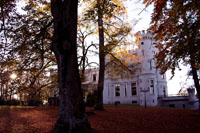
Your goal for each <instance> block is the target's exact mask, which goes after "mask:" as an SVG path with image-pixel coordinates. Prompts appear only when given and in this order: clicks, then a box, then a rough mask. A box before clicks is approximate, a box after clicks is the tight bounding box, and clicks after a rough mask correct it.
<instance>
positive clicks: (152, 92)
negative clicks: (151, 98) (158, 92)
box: [150, 80, 154, 94]
mask: <svg viewBox="0 0 200 133" xmlns="http://www.w3.org/2000/svg"><path fill="white" fill-rule="evenodd" d="M150 93H151V94H154V80H150Z"/></svg>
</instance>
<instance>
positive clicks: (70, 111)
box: [51, 0, 90, 133]
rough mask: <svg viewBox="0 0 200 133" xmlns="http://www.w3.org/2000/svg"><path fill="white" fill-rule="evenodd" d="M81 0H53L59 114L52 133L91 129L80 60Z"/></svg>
mask: <svg viewBox="0 0 200 133" xmlns="http://www.w3.org/2000/svg"><path fill="white" fill-rule="evenodd" d="M77 6H78V0H64V1H63V0H56V1H55V0H51V12H52V15H53V18H54V33H53V40H52V44H51V47H52V50H53V52H54V54H55V56H56V60H57V63H58V82H59V83H58V85H59V93H60V109H59V117H58V120H57V122H56V125H55V126H54V128H53V130H52V132H53V133H63V132H89V131H90V125H89V122H88V119H87V116H86V113H85V107H84V103H83V96H82V89H81V80H80V76H79V71H78V61H77V42H76V38H77Z"/></svg>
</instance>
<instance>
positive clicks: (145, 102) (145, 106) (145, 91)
mask: <svg viewBox="0 0 200 133" xmlns="http://www.w3.org/2000/svg"><path fill="white" fill-rule="evenodd" d="M148 91H149V89H147V90H145V89H144V90H141V92H144V108H147V100H146V93H147V92H148Z"/></svg>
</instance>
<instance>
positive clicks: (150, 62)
mask: <svg viewBox="0 0 200 133" xmlns="http://www.w3.org/2000/svg"><path fill="white" fill-rule="evenodd" d="M149 67H150V70H152V61H151V60H149Z"/></svg>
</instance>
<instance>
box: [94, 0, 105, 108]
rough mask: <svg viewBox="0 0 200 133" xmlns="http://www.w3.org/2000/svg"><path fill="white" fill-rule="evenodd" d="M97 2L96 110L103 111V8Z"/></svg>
mask: <svg viewBox="0 0 200 133" xmlns="http://www.w3.org/2000/svg"><path fill="white" fill-rule="evenodd" d="M97 2H98V4H97V5H98V28H99V64H100V67H99V80H98V87H97V99H96V106H95V109H96V110H103V109H104V108H103V87H104V71H105V49H104V30H103V13H102V12H103V8H102V7H101V4H100V0H97Z"/></svg>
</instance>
